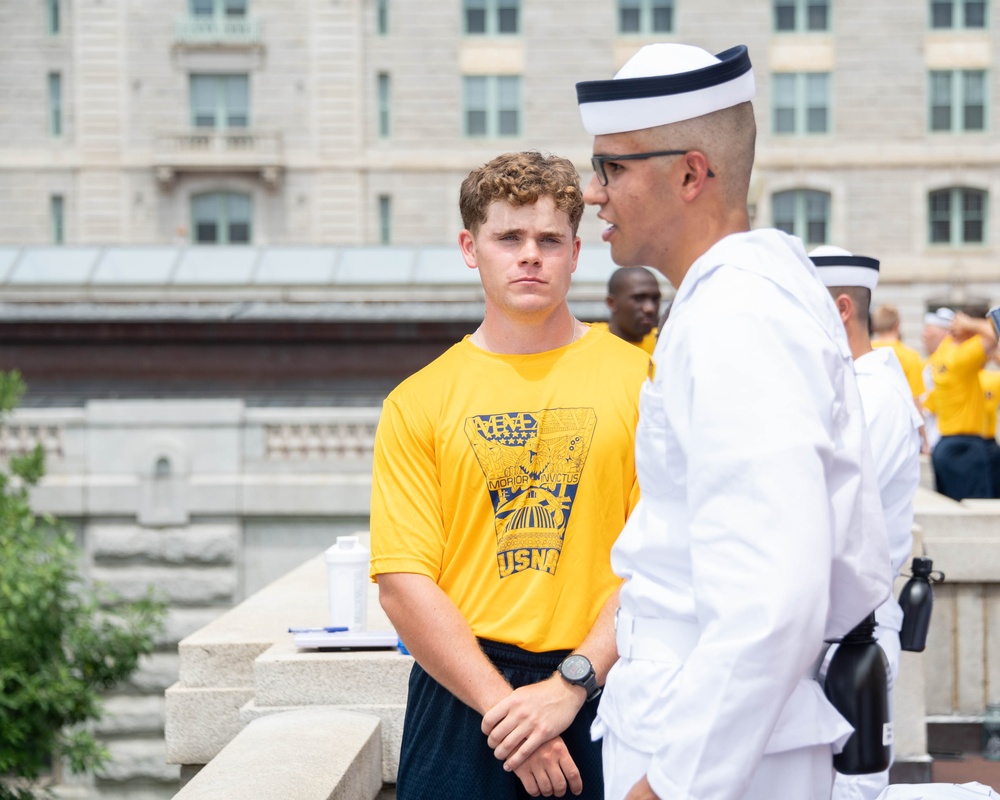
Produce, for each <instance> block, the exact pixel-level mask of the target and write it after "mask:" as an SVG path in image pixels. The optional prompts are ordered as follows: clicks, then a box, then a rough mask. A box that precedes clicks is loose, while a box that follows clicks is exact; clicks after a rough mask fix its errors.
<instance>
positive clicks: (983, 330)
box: [926, 312, 997, 500]
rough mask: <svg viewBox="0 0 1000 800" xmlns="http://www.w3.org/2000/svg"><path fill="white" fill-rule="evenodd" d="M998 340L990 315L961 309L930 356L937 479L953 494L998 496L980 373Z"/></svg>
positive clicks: (929, 400) (933, 457) (956, 497)
mask: <svg viewBox="0 0 1000 800" xmlns="http://www.w3.org/2000/svg"><path fill="white" fill-rule="evenodd" d="M996 344H997V337H996V333H995V332H994V331H993V326H992V325H991V324H990V322H989V321H988V320H986V319H976V318H973V317H970V316H969V315H968V314H964V313H961V312H958V313H956V314H955V316H954V318H953V319H952V321H951V330H950V334H949V335H948V336H946V337H945V338H944V340H943V341H942V342H941V343H940V344H939V345H938V346H937V348H936V349H935V350H934V352H933V353H932V354H931V356H930V359H929V360H928V364H929V367H930V373H931V376H932V378H933V381H934V388H933V390H932V391H931V393H930V395H929V396H928V398H927V401H926V405H927V407H928V408H929V409H930V410H931V411H933V413H934V414H935V415H936V416H937V424H938V429H939V431H940V432H941V439H940V441H938V443H937V445H936V446H935V447H934V452H933V453H932V454H931V463H932V464H933V466H934V482H935V486H936V488H937V491H938V492H940V493H941V494H943V495H946V496H948V497H951V498H952V499H953V500H962V499H963V498H966V497H993V496H994V493H993V481H992V477H991V476H992V469H991V466H990V459H991V457H992V456H991V453H990V452H989V449H988V447H987V442H986V440H985V439H984V438H983V432H984V431H985V430H986V409H985V406H984V405H983V389H982V385H981V384H980V382H979V373H980V371H981V370H982V369H983V367H984V366H986V361H987V358H988V354H989V353H990V352H991V351H992V350H993V348H994V347H996Z"/></svg>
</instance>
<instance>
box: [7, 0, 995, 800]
mask: <svg viewBox="0 0 1000 800" xmlns="http://www.w3.org/2000/svg"><path fill="white" fill-rule="evenodd" d="M995 20H996V11H995V9H994V8H993V6H992V5H991V4H990V3H989V2H988V0H905V1H904V0H893V1H892V2H889V1H888V0H885V1H884V2H877V3H873V2H868V1H867V0H745V1H744V2H739V3H736V2H731V1H729V2H727V1H725V0H697V1H696V0H447V1H446V2H440V1H437V0H435V1H432V0H158V1H157V2H150V1H149V0H0V30H3V31H4V32H5V34H6V35H5V42H6V44H5V46H4V48H2V49H0V369H12V368H17V369H20V370H21V371H22V372H23V373H24V375H25V377H26V379H27V380H28V383H29V394H28V396H27V398H26V400H25V404H24V405H25V408H24V409H23V410H22V411H21V412H19V414H17V415H15V416H14V418H13V420H12V421H11V422H10V423H9V424H8V425H7V426H4V427H0V458H3V457H5V456H6V455H8V454H10V453H13V452H20V451H23V450H26V449H28V448H30V447H33V446H34V445H35V444H39V443H40V444H42V445H43V447H44V448H45V449H46V451H47V453H48V456H49V478H48V479H47V480H46V482H45V483H44V484H43V485H42V486H41V487H40V488H39V491H38V492H37V493H36V495H35V498H36V505H37V506H38V509H39V510H40V511H41V510H44V511H51V512H53V513H57V514H60V515H62V516H63V517H64V518H66V519H68V520H70V521H71V522H72V524H73V525H74V526H75V527H76V529H77V530H78V532H79V536H80V540H81V542H82V543H83V544H84V546H85V548H86V552H87V556H88V570H89V574H91V575H92V576H93V577H95V578H97V579H100V580H104V581H106V582H108V583H109V584H111V585H112V586H115V587H116V588H118V589H119V590H120V591H121V592H122V593H123V594H125V595H126V596H130V595H135V594H136V593H138V592H140V591H141V590H142V589H143V588H144V587H145V585H146V584H147V583H149V582H153V583H156V584H157V585H159V586H160V587H161V588H163V590H164V591H165V592H166V593H167V594H168V596H169V598H170V601H171V616H170V620H169V625H168V630H167V633H166V634H165V636H164V639H163V641H162V642H161V643H160V645H161V646H160V649H159V651H158V652H157V653H156V654H154V656H153V657H152V658H150V659H149V660H148V661H147V662H146V663H145V665H144V669H143V671H142V672H141V674H140V675H139V676H138V677H137V678H136V680H135V681H134V684H133V685H132V686H131V687H130V688H129V689H128V690H126V691H124V692H123V693H121V695H120V696H117V697H114V698H111V703H110V713H109V716H108V720H107V722H106V723H105V725H104V728H103V729H102V733H103V734H105V736H106V738H107V741H108V742H109V743H110V745H111V746H112V754H113V761H112V765H111V767H110V768H109V770H108V771H107V772H106V773H105V774H104V776H103V777H101V778H99V779H98V780H96V781H89V782H87V781H85V782H84V783H83V784H82V785H79V786H77V787H76V791H77V792H78V796H80V797H90V796H91V795H92V794H93V795H101V796H104V797H121V798H130V800H134V798H140V797H142V798H145V797H149V798H161V797H166V796H170V795H171V794H172V793H173V791H174V790H175V789H176V781H177V767H176V766H169V765H166V764H165V760H164V746H163V735H162V727H163V691H164V689H166V688H167V687H168V686H170V685H171V683H173V681H174V680H176V678H177V672H178V662H177V657H176V644H177V641H178V640H179V639H180V638H181V637H183V636H185V635H187V634H189V633H191V632H192V631H195V630H197V629H199V628H200V627H201V626H203V625H204V624H205V623H206V622H207V621H209V620H210V619H213V618H215V617H216V616H218V614H219V613H220V612H221V611H222V610H224V609H226V608H228V607H230V606H232V605H233V604H234V603H237V602H239V601H240V600H242V599H243V598H245V597H246V596H247V595H248V594H250V593H251V592H253V591H255V590H256V589H259V588H261V587H262V586H265V585H267V584H268V583H270V582H271V581H272V580H274V579H275V578H276V577H277V576H278V575H280V574H282V573H284V572H285V571H286V570H288V569H289V568H291V567H292V566H295V565H297V564H299V563H301V561H303V560H305V559H306V558H308V557H309V556H311V555H313V554H314V553H317V552H319V551H320V550H321V549H323V548H324V547H325V546H327V545H328V544H330V543H332V540H333V537H334V536H335V535H336V534H337V533H345V532H351V531H353V530H355V529H358V528H364V527H365V526H366V525H367V503H368V493H369V481H370V478H369V475H370V449H371V439H372V436H373V432H374V426H375V424H376V422H377V417H378V406H379V404H380V401H381V398H382V397H384V395H385V394H386V393H387V392H388V391H389V390H390V389H391V388H392V386H393V385H395V383H397V382H398V381H399V380H400V379H402V378H403V377H405V376H406V375H408V374H410V373H411V372H413V371H414V370H415V369H417V368H419V367H420V366H422V365H423V364H425V363H427V362H428V361H429V360H431V359H432V358H433V357H434V356H436V355H437V354H438V353H440V352H442V351H443V350H444V349H445V348H446V347H447V346H448V345H449V344H450V343H452V342H454V341H455V340H457V339H458V338H460V337H461V336H462V335H463V334H465V333H468V332H471V331H472V330H474V328H475V326H476V324H477V323H478V320H479V319H480V318H481V314H482V298H481V291H480V288H479V285H478V281H477V277H476V275H475V273H473V272H471V271H469V270H468V269H466V268H465V266H464V264H463V263H462V261H461V259H460V257H459V254H458V251H457V247H456V244H455V243H456V238H457V234H458V232H459V230H460V229H461V227H462V225H461V219H460V216H459V212H458V203H457V196H458V186H459V183H460V182H461V180H462V178H463V177H464V176H465V175H466V174H467V173H468V171H469V170H470V169H471V168H473V167H475V166H477V165H479V164H482V163H483V162H485V161H487V160H488V159H490V158H492V157H493V156H494V155H496V154H498V153H499V152H503V151H509V150H520V149H530V148H534V149H540V150H543V151H550V152H554V153H558V154H560V155H565V156H567V157H569V158H571V159H572V160H573V161H574V163H575V164H576V165H577V167H578V169H579V170H580V173H581V175H582V176H583V179H584V181H587V180H589V179H590V177H591V170H590V165H589V157H590V152H591V140H590V138H589V137H588V136H587V135H586V134H585V132H584V131H583V129H582V126H581V124H580V120H579V115H578V112H577V107H576V102H575V91H574V85H575V83H576V82H577V81H579V80H585V79H597V78H605V77H609V76H611V75H613V74H614V73H615V71H616V70H617V69H618V67H619V66H621V65H622V64H623V63H624V62H625V61H626V60H627V59H628V57H629V56H631V55H632V54H633V53H634V52H635V51H636V49H637V48H638V47H640V46H641V45H643V44H646V43H651V42H655V41H665V40H666V41H683V42H687V43H692V44H697V45H700V46H702V47H705V48H707V49H709V50H711V51H713V52H719V51H721V50H724V49H726V48H728V47H730V46H732V45H734V44H736V43H745V44H746V45H748V47H749V50H750V55H751V60H752V61H753V63H754V69H755V74H756V78H757V85H758V94H757V99H756V101H755V108H756V116H757V127H758V146H757V162H756V168H755V172H754V176H753V180H752V185H751V196H750V204H751V208H750V212H751V219H752V221H753V224H754V226H756V227H762V226H776V227H779V228H782V229H784V230H786V231H788V232H790V233H793V234H795V235H798V236H800V237H801V238H802V239H803V240H804V241H805V243H806V245H807V246H809V247H812V246H815V245H819V244H824V243H831V244H837V245H842V246H844V247H847V248H849V249H851V250H852V251H854V252H857V253H864V254H869V255H872V256H875V257H878V258H880V259H881V261H882V279H881V283H880V286H879V288H878V290H877V291H876V293H875V301H876V302H892V303H894V304H896V305H898V306H899V308H900V310H901V312H902V317H903V335H904V339H905V340H906V341H907V342H908V343H909V344H911V345H914V346H919V345H918V342H919V330H920V326H921V318H922V315H923V312H924V311H925V309H926V308H928V307H931V306H934V305H936V304H941V303H947V304H950V305H952V306H963V305H964V306H966V307H969V308H973V307H975V306H977V305H980V306H981V305H985V304H986V303H988V302H989V301H993V302H994V303H995V302H998V301H1000V269H998V265H997V255H998V244H1000V203H998V202H997V201H996V198H997V197H1000V137H998V135H997V131H998V127H1000V126H998V123H997V121H995V120H994V119H993V118H994V117H995V116H997V115H996V112H994V111H993V109H994V108H997V107H998V105H1000V71H998V67H997V66H996V62H997V59H996V58H995V56H994V53H995V52H996V51H997V50H998V47H1000V41H998V31H1000V25H998V24H997V23H996V22H995ZM602 228H603V224H602V223H601V222H600V221H599V220H598V219H597V218H596V215H595V212H594V211H593V210H592V209H588V211H587V212H586V214H585V216H584V222H583V224H582V228H581V235H582V237H583V240H584V247H583V253H582V255H581V265H580V269H579V270H578V273H577V275H576V279H575V282H574V288H573V290H572V293H571V305H572V306H573V309H574V311H575V313H577V314H578V316H580V317H581V318H584V319H596V318H602V317H604V316H605V315H606V309H605V307H604V303H603V297H604V293H605V291H604V290H605V284H606V281H607V278H608V277H609V276H610V274H611V271H612V270H613V269H614V265H613V264H612V263H611V261H610V257H609V255H608V252H607V248H606V246H605V245H604V244H602V243H601V241H600V231H601V229H602ZM664 289H665V294H666V296H669V295H670V290H669V287H667V286H666V285H664ZM736 344H737V343H734V346H735V345H736ZM945 568H946V567H945ZM946 569H947V568H946ZM970 580H971V579H970ZM975 591H977V592H978V591H979V589H976V590H975ZM977 597H978V595H977ZM970 602H972V601H970ZM994 605H995V604H994ZM993 607H994V606H990V608H993ZM966 616H968V614H966ZM975 619H977V620H980V621H981V617H975ZM308 622H310V621H308V620H289V624H296V623H308ZM970 629H976V630H979V631H980V632H981V631H982V630H984V627H983V625H979V627H978V628H976V625H970ZM950 631H951V629H943V630H942V636H945V635H950ZM956 636H957V634H956ZM956 641H957V639H956ZM974 644H975V643H974ZM970 646H971V645H970ZM976 646H978V647H979V648H980V650H978V651H977V652H978V653H979V655H980V656H981V655H982V653H981V650H982V648H983V647H985V648H987V649H989V648H992V647H995V645H992V644H990V643H989V642H988V641H986V642H982V641H981V642H978V645H976ZM973 649H975V647H973ZM949 652H950V651H949ZM962 652H963V653H966V651H965V650H963V651H962ZM969 652H971V651H969ZM994 661H996V659H994ZM964 663H976V662H975V657H969V658H965V662H964ZM978 663H979V664H980V665H982V664H983V663H985V662H984V660H983V659H982V658H981V657H980V660H979V662H978ZM989 669H991V670H993V672H991V673H990V674H991V675H993V684H994V685H997V684H1000V678H998V677H997V676H996V675H995V674H994V673H995V671H996V667H995V666H994V667H990V668H989ZM977 674H978V673H977ZM980 678H981V679H980ZM980 678H977V679H975V680H972V681H971V682H970V684H969V686H968V687H965V685H964V684H962V687H964V688H962V691H959V689H958V688H955V689H954V691H952V690H951V689H948V688H947V687H945V688H942V689H941V690H940V696H934V697H932V698H931V700H930V701H929V710H930V713H932V714H938V715H940V716H941V717H942V718H947V719H952V716H953V715H955V714H965V715H966V716H968V715H970V714H976V713H978V712H979V711H981V709H982V708H983V706H984V703H985V701H986V700H987V699H988V698H986V697H985V693H986V692H987V689H986V688H985V687H986V686H987V684H988V681H987V680H986V679H985V678H982V675H980ZM956 680H957V679H956ZM956 685H957V684H956ZM948 686H951V684H948ZM953 688H954V687H953ZM960 688H961V687H960Z"/></svg>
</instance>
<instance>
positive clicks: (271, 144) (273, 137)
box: [156, 128, 281, 159]
mask: <svg viewBox="0 0 1000 800" xmlns="http://www.w3.org/2000/svg"><path fill="white" fill-rule="evenodd" d="M156 150H157V152H158V153H172V154H174V155H175V156H178V155H180V156H183V155H196V156H203V155H213V154H214V155H222V156H230V157H232V156H235V157H236V158H240V157H243V156H248V157H251V158H254V159H258V158H259V159H277V158H278V157H279V156H280V155H281V134H279V133H270V132H261V131H255V130H252V129H249V128H230V129H228V130H217V129H214V128H211V129H205V130H193V131H187V132H184V133H164V134H160V135H159V136H157V137H156Z"/></svg>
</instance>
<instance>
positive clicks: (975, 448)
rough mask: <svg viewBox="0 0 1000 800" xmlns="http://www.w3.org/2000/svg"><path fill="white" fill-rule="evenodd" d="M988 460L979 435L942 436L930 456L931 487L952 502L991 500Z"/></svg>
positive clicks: (990, 470) (989, 465) (987, 452)
mask: <svg viewBox="0 0 1000 800" xmlns="http://www.w3.org/2000/svg"><path fill="white" fill-rule="evenodd" d="M991 460H992V454H991V453H990V448H989V446H988V444H987V442H986V439H984V438H983V437H982V436H942V437H941V439H940V440H939V441H938V443H937V444H936V445H934V452H933V453H931V463H932V464H933V465H934V488H935V489H937V490H938V492H940V493H941V494H943V495H946V496H947V497H950V498H951V499H952V500H963V499H965V498H966V497H993V496H994V495H993V467H992V464H991V463H990V462H991Z"/></svg>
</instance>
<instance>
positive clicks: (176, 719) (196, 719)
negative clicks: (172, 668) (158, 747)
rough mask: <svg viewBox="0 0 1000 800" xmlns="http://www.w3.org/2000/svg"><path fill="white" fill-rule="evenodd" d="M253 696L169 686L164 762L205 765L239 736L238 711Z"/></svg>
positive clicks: (245, 692)
mask: <svg viewBox="0 0 1000 800" xmlns="http://www.w3.org/2000/svg"><path fill="white" fill-rule="evenodd" d="M252 697H253V690H252V689H189V688H187V687H184V686H182V685H181V684H175V685H174V686H171V687H170V688H169V689H167V693H166V724H165V725H164V737H165V739H166V743H167V751H166V761H167V762H168V763H170V764H207V763H208V762H209V761H211V760H212V759H213V758H215V757H216V756H217V755H218V754H219V753H220V752H221V751H222V749H223V748H224V747H225V746H226V745H227V744H229V742H230V741H232V739H233V737H234V736H236V735H238V734H239V732H240V728H241V727H242V723H241V722H240V708H241V707H242V706H243V705H244V704H245V703H246V702H247V701H248V700H250V699H251V698H252Z"/></svg>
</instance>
